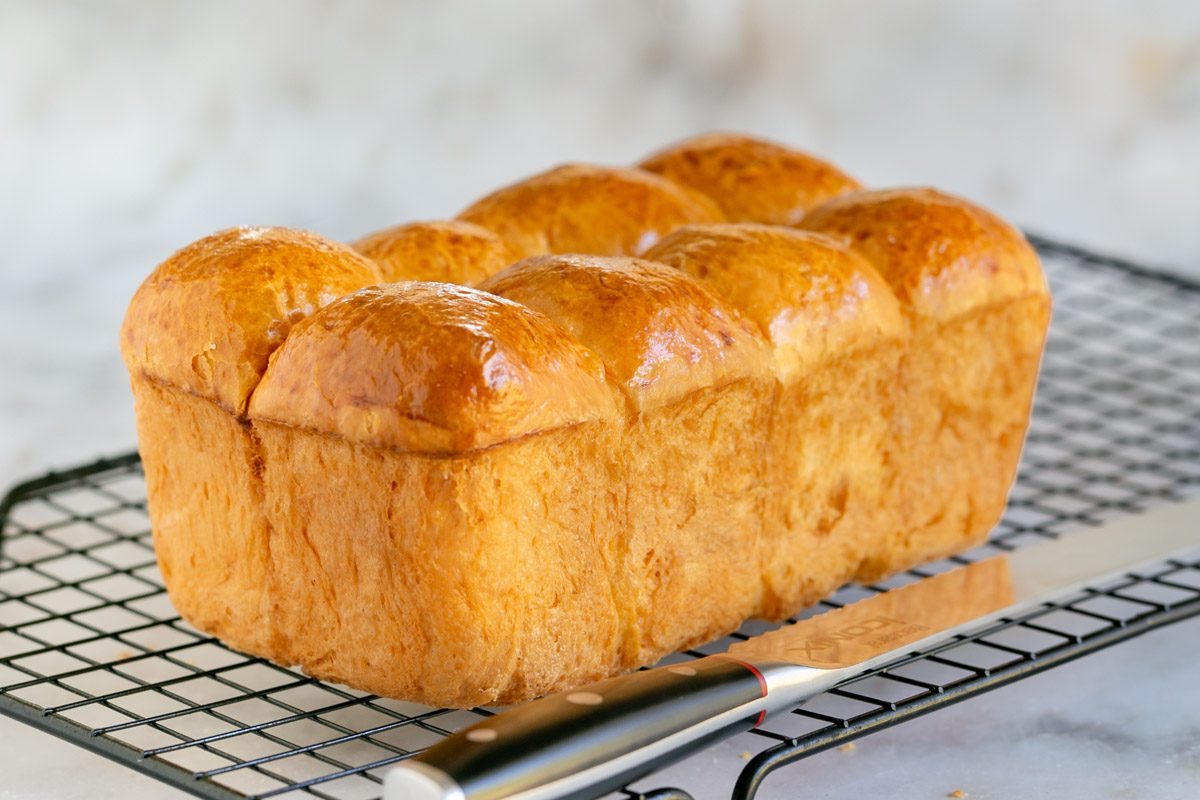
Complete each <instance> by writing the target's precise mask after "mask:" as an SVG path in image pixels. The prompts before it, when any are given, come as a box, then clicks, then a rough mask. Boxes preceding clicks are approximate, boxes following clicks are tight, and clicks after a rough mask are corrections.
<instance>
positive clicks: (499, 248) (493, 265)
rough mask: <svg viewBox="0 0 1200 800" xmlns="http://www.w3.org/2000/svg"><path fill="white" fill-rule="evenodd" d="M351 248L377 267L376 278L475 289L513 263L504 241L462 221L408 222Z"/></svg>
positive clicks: (354, 244)
mask: <svg viewBox="0 0 1200 800" xmlns="http://www.w3.org/2000/svg"><path fill="white" fill-rule="evenodd" d="M351 246H352V247H353V248H354V249H355V250H357V251H358V252H359V253H361V254H363V255H364V256H366V257H367V258H369V259H371V260H372V261H374V262H375V264H376V265H377V266H378V267H379V272H380V278H382V280H383V281H384V282H386V283H396V282H397V281H414V280H415V281H440V282H443V283H457V284H461V285H463V286H474V285H475V284H477V283H479V282H480V281H482V280H484V279H485V278H490V277H491V276H492V275H495V274H496V273H497V272H499V271H500V270H502V269H504V268H505V267H507V266H508V265H509V264H511V263H513V262H514V261H516V260H517V255H516V253H515V252H514V251H513V249H512V248H511V247H509V246H508V242H506V241H504V240H503V239H501V238H500V237H499V236H497V235H496V234H494V233H492V232H491V231H489V230H488V229H487V228H481V227H479V226H478V225H473V224H472V223H470V222H463V221H462V220H433V221H430V222H410V223H408V224H407V225H397V226H395V227H393V228H387V229H386V230H382V231H376V232H375V233H372V234H368V235H367V236H364V237H362V238H361V239H359V240H357V241H355V242H353V243H352V244H351Z"/></svg>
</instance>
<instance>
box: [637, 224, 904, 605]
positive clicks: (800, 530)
mask: <svg viewBox="0 0 1200 800" xmlns="http://www.w3.org/2000/svg"><path fill="white" fill-rule="evenodd" d="M646 255H647V258H652V259H657V260H659V261H661V262H663V263H664V264H670V265H672V266H675V267H678V268H679V269H681V270H683V271H686V272H688V273H690V274H692V275H695V276H696V277H697V278H699V279H700V280H701V281H703V282H704V283H705V285H706V286H707V287H709V288H710V289H712V290H713V292H714V293H716V294H717V295H718V296H720V297H721V298H722V299H724V300H725V301H726V302H728V303H729V304H730V305H732V306H734V307H735V308H738V309H740V310H741V311H742V312H744V313H745V314H746V316H747V317H749V318H750V319H751V320H752V321H753V322H754V323H755V324H756V325H757V326H758V328H759V330H760V332H761V333H762V335H763V336H764V337H766V339H767V340H768V342H769V343H770V346H771V351H772V357H773V362H774V369H773V373H772V375H773V378H774V380H775V381H776V382H777V385H778V389H777V399H776V400H775V402H774V403H773V404H772V406H771V409H770V414H769V423H768V425H767V428H766V432H760V433H759V434H758V436H759V437H762V438H763V439H764V440H765V443H766V448H765V451H764V462H763V479H762V486H763V489H764V491H765V497H766V500H767V503H766V506H765V509H764V512H763V530H764V532H763V534H762V541H763V550H762V563H761V566H760V571H761V574H762V580H763V582H764V602H763V605H762V607H761V608H760V609H758V613H759V614H761V615H763V616H767V617H771V618H776V619H778V618H782V617H786V616H788V615H789V614H792V613H795V612H796V611H797V610H799V609H800V608H802V607H804V606H805V605H809V604H811V603H813V602H815V601H816V600H818V599H820V598H821V597H824V596H825V595H827V594H829V593H830V592H832V591H833V590H835V589H837V587H838V586H840V585H841V584H843V583H845V582H846V581H847V580H850V579H851V578H853V577H854V576H855V574H856V573H857V572H858V569H859V566H860V565H861V564H863V563H864V562H866V561H867V560H869V559H870V558H872V556H873V554H874V553H876V552H878V551H880V550H883V549H886V548H887V547H888V546H889V541H888V540H889V538H890V536H891V535H893V533H894V531H895V530H896V527H897V525H898V524H899V523H900V520H899V519H898V518H897V517H896V515H895V513H894V509H893V504H892V503H891V502H889V500H890V498H891V496H892V488H891V482H892V480H893V476H892V474H891V472H890V470H889V464H890V463H891V461H892V459H893V458H894V452H893V451H894V450H895V449H896V446H897V443H896V442H894V441H893V440H892V438H891V437H890V436H889V433H890V431H889V427H888V426H889V420H890V419H891V418H892V417H893V415H894V413H895V405H896V387H895V379H896V370H897V364H898V362H899V358H900V354H901V352H902V350H903V347H904V345H905V342H906V337H907V330H906V326H905V324H904V320H903V318H902V317H901V315H900V310H899V307H898V304H897V302H896V299H895V296H894V295H893V294H892V292H891V290H890V289H889V288H888V286H887V284H886V283H885V282H884V281H883V279H882V278H880V276H879V274H878V273H877V272H876V271H875V270H874V269H873V268H871V266H870V265H869V264H867V263H866V261H864V260H863V259H862V258H861V257H859V256H857V255H855V254H854V253H852V252H850V251H849V250H847V249H845V248H843V247H841V246H840V245H838V244H837V243H836V242H835V241H834V240H832V239H829V238H828V237H825V236H820V235H817V234H811V233H801V232H799V231H794V230H791V229H788V228H779V227H772V226H767V225H754V224H741V225H706V226H694V227H686V228H682V229H680V230H678V231H676V232H675V233H673V234H671V235H670V236H668V237H667V238H666V239H665V240H663V241H662V242H661V243H659V244H658V245H657V246H655V247H654V248H652V249H651V250H650V251H649V252H648V253H647V254H646Z"/></svg>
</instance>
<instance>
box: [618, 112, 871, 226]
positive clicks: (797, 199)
mask: <svg viewBox="0 0 1200 800" xmlns="http://www.w3.org/2000/svg"><path fill="white" fill-rule="evenodd" d="M639 166H640V167H641V168H642V169H645V170H649V171H650V172H655V173H658V174H659V175H662V176H663V177H665V178H669V179H670V180H672V181H675V182H676V183H679V184H681V185H683V186H688V187H690V188H692V189H695V190H696V191H699V192H702V193H703V194H705V195H707V196H708V197H711V198H712V199H713V200H714V201H715V202H716V204H717V205H718V206H720V208H721V211H722V212H723V213H724V214H725V217H726V218H727V219H728V220H729V221H730V222H763V223H768V224H771V225H795V224H796V223H797V222H799V221H800V218H801V217H803V216H804V212H805V211H807V210H808V209H810V208H812V207H813V206H816V205H819V204H820V203H822V202H824V201H825V200H828V199H829V198H831V197H835V196H837V195H839V194H843V193H845V192H851V191H854V190H856V189H860V188H862V186H861V185H860V184H859V182H858V181H856V180H855V179H854V178H852V177H850V176H849V175H847V174H846V173H844V172H842V171H841V170H839V169H838V168H837V167H835V166H833V165H832V164H830V163H828V162H826V161H822V160H821V159H819V158H815V157H813V156H810V155H808V154H807V153H803V152H800V151H799V150H793V149H792V148H790V147H784V146H783V145H779V144H775V143H774V142H768V141H764V140H762V139H755V138H752V137H749V136H739V135H737V134H729V133H710V134H706V135H704V136H697V137H694V138H692V139H687V140H685V141H683V142H680V143H679V144H676V145H673V146H671V147H668V148H667V149H666V150H662V151H660V152H658V153H655V154H654V155H652V156H650V157H649V158H647V159H646V160H645V161H643V162H642V163H641V164H639Z"/></svg>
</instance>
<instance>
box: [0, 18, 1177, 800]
mask: <svg viewBox="0 0 1200 800" xmlns="http://www.w3.org/2000/svg"><path fill="white" fill-rule="evenodd" d="M714 128H727V129H743V130H748V131H753V132H757V133H761V134H764V135H768V136H772V137H775V138H779V139H781V140H784V141H788V142H791V143H794V144H796V145H799V146H803V147H806V148H809V149H811V150H813V151H815V152H817V153H820V154H823V155H825V156H827V157H829V158H832V159H834V160H835V161H837V162H839V163H840V164H841V165H843V166H844V167H845V168H846V169H847V170H849V171H851V172H853V173H855V174H857V175H858V176H859V177H860V178H862V179H863V180H864V181H866V182H868V183H871V184H876V185H887V184H900V183H931V184H935V185H938V186H941V187H944V188H947V189H950V190H954V191H958V192H961V193H963V194H966V195H968V196H971V197H974V198H977V199H979V200H981V201H983V202H985V203H988V204H990V205H993V206H994V207H996V208H997V209H998V210H1000V211H1001V212H1003V213H1004V214H1006V215H1008V216H1010V217H1011V218H1012V219H1014V220H1015V221H1017V222H1019V223H1021V224H1024V225H1026V226H1029V227H1031V228H1035V229H1037V230H1040V231H1044V232H1047V233H1052V234H1058V235H1061V236H1064V237H1066V238H1068V239H1073V240H1076V241H1080V242H1084V243H1088V244H1092V245H1095V246H1098V247H1101V248H1105V249H1111V250H1115V251H1117V252H1121V253H1125V254H1129V255H1132V256H1135V257H1139V258H1143V259H1146V260H1149V261H1151V262H1155V263H1162V264H1165V265H1169V266H1172V267H1173V268H1176V269H1180V270H1184V271H1188V270H1189V269H1190V270H1192V271H1193V272H1197V271H1200V224H1197V222H1198V220H1200V180H1198V179H1200V4H1197V3H1195V2H1191V1H1190V0H1150V1H1146V2H1138V3H1131V2H1125V1H1124V0H1091V1H1090V2H1086V3H1085V2H1082V1H1081V0H1076V2H1062V1H1061V0H1049V1H1048V0H1010V2H1004V3H1000V2H980V3H970V4H967V3H951V2H932V0H920V1H919V2H909V3H904V4H892V5H889V6H883V5H882V4H874V3H867V2H862V1H858V2H844V3H837V4H835V3H815V2H791V1H790V0H779V2H767V1H765V0H764V1H762V2H750V1H749V0H746V1H745V2H732V1H731V0H730V1H726V0H714V1H713V2H685V1H684V0H658V1H657V2H646V0H616V1H612V0H610V1H609V2H603V1H602V0H590V1H589V2H581V3H571V4H567V3H560V2H554V1H553V0H522V2H508V3H495V4H482V3H479V4H473V5H468V4H464V3H438V2H434V0H423V1H422V2H409V3H404V4H398V3H397V4H387V3H381V2H363V3H356V4H336V3H333V2H315V1H313V0H304V1H302V2H301V1H296V2H285V1H284V0H271V1H269V2H260V3H256V4H253V5H251V4H242V3H237V4H233V3H206V4H186V5H185V4H174V3H142V2H134V1H133V0H128V1H127V2H110V3H105V4H94V5H93V4H85V3H75V2H57V1H48V0H14V1H13V2H6V3H4V4H2V5H0V242H2V243H3V251H2V255H0V483H2V484H7V483H10V482H11V481H13V480H15V479H17V478H18V477H21V476H25V475H29V474H31V473H37V472H40V471H42V470H44V469H45V468H47V467H50V466H64V465H69V464H73V463H77V462H79V461H82V460H86V459H89V458H91V457H93V456H94V455H96V454H99V453H111V452H116V451H120V450H124V449H127V448H128V447H130V446H131V444H132V442H133V426H132V415H131V412H130V408H129V398H128V394H127V388H126V384H125V376H124V373H123V370H122V368H121V366H120V363H119V360H118V358H117V353H116V331H117V327H118V325H119V323H120V318H121V314H122V312H123V309H124V305H125V303H126V302H127V300H128V298H129V296H130V294H131V293H132V292H133V289H134V288H135V287H136V285H137V283H138V281H140V280H141V279H142V278H143V277H144V276H145V274H146V273H147V272H148V271H149V270H150V269H151V268H152V266H153V265H154V264H155V263H156V262H157V261H159V260H161V259H162V258H163V257H165V256H166V255H167V254H169V253H170V252H171V251H172V250H173V249H174V248H176V247H178V246H180V245H181V244H184V243H186V242H187V241H190V240H191V239H194V238H196V237H198V236H201V235H203V234H205V233H208V232H211V231H212V230H215V229H217V228H221V227H225V226H228V225H234V224H243V223H265V224H287V225H298V226H305V227H310V228H313V229H316V230H319V231H321V232H323V233H326V234H329V235H332V236H335V237H342V238H348V237H352V236H355V235H357V234H359V233H362V232H365V231H367V230H371V229H374V228H377V227H380V226H383V225H387V224H391V223H394V222H398V221H402V220H405V219H411V218H422V217H433V216H438V215H447V214H451V213H453V212H454V211H456V210H457V209H458V208H460V207H462V206H463V205H465V204H466V203H467V202H469V201H470V200H471V199H472V198H474V197H475V196H477V195H478V194H480V193H481V192H483V191H486V190H487V189H490V188H492V187H494V186H496V185H498V184H500V183H502V182H504V181H507V180H510V179H513V178H515V177H517V176H519V175H522V174H525V173H528V172H530V171H534V170H537V169H541V168H543V167H545V166H547V165H549V164H551V163H554V162H556V161H561V160H566V159H581V160H592V161H600V162H627V161H630V160H633V159H635V158H637V157H639V156H640V155H641V154H643V153H645V152H647V151H649V150H651V149H653V148H655V147H657V146H659V145H660V144H662V143H664V142H666V141H668V140H670V139H672V138H676V137H681V136H684V135H688V134H691V133H694V132H697V131H701V130H708V129H714ZM1198 632H1200V629H1198V628H1197V626H1196V624H1195V623H1192V624H1190V625H1189V626H1187V627H1183V626H1181V627H1178V628H1175V629H1173V630H1169V631H1166V632H1163V633H1161V634H1156V635H1154V636H1151V637H1146V638H1145V639H1144V640H1142V641H1141V642H1139V643H1138V644H1136V645H1129V646H1127V647H1122V648H1118V649H1116V650H1113V651H1111V652H1109V653H1106V654H1103V655H1100V656H1096V657H1094V658H1090V659H1088V660H1086V661H1085V662H1082V663H1081V664H1079V665H1076V666H1073V667H1071V668H1070V669H1068V670H1061V671H1059V672H1057V673H1052V674H1050V675H1047V676H1045V677H1043V678H1039V679H1037V680H1035V681H1030V682H1028V683H1027V684H1022V685H1021V686H1018V687H1013V688H1011V689H1006V690H1004V691H1002V692H999V693H996V694H994V695H992V696H990V697H988V698H983V699H980V700H977V701H973V702H972V703H970V704H968V705H965V706H962V707H959V708H956V709H953V710H949V711H946V712H942V713H939V714H937V715H934V716H932V717H929V718H927V719H924V720H919V721H916V722H914V723H910V724H908V725H905V726H903V727H902V728H900V729H898V730H895V731H891V732H887V733H884V734H881V735H879V736H876V737H873V738H872V739H870V740H868V741H867V742H864V743H862V744H861V745H860V746H859V748H858V749H857V750H855V751H854V752H853V753H840V752H836V751H835V752H833V753H829V754H826V755H822V756H819V757H817V758H815V759H813V760H812V761H810V762H808V764H806V765H805V766H804V767H802V768H801V770H802V778H801V777H799V776H800V774H801V773H800V772H797V773H795V774H797V776H798V777H797V780H801V781H802V783H798V784H795V785H785V784H784V783H782V782H773V783H768V785H767V792H768V795H769V796H771V797H788V796H797V795H799V794H800V790H799V789H798V788H797V787H801V786H802V787H805V788H804V792H805V794H806V796H813V797H828V798H841V797H846V798H849V797H855V798H858V797H873V796H882V795H883V794H885V793H887V794H890V795H891V796H896V797H912V798H918V797H920V798H925V797H941V796H944V795H945V793H946V792H949V791H952V790H953V789H955V788H962V789H963V790H964V791H967V792H970V793H971V794H970V796H972V797H1004V798H1019V797H1047V796H1054V797H1089V798H1091V797H1104V798H1107V797H1112V798H1136V797H1153V798H1169V797H1185V796H1194V795H1195V791H1194V789H1195V787H1196V786H1197V785H1200V767H1198V762H1200V756H1198V755H1197V751H1196V749H1195V746H1196V745H1195V743H1196V742H1197V741H1198V740H1200V731H1197V729H1196V727H1195V725H1196V722H1195V721H1196V720H1197V719H1198V718H1200V714H1198V713H1197V712H1198V711H1200V708H1198V707H1197V706H1196V705H1195V703H1196V701H1197V695H1198V693H1197V692H1196V690H1195V667H1194V662H1195V659H1196V658H1197V656H1200V652H1198V650H1200V646H1198V645H1197V644H1196V642H1197V641H1198V638H1197V635H1196V634H1197V633H1198ZM1148 666H1152V667H1153V674H1154V675H1155V681H1154V683H1152V684H1150V685H1148V686H1146V685H1143V688H1141V689H1138V690H1136V691H1129V692H1124V691H1122V687H1124V686H1126V685H1131V684H1132V683H1133V682H1134V681H1135V679H1138V678H1141V677H1142V676H1143V675H1144V674H1145V670H1146V669H1147V667H1148ZM1089 699H1090V701H1089ZM1141 709H1144V710H1145V713H1142V712H1141V711H1140V710H1141ZM1151 712H1153V713H1151ZM0 741H3V742H4V743H5V744H4V746H3V747H0V775H2V776H3V779H2V780H0V798H4V799H5V800H7V799H8V798H26V797H84V796H85V795H86V796H88V797H93V796H96V795H97V794H99V795H100V796H108V795H112V794H115V793H116V792H117V791H118V790H120V791H122V792H123V793H124V795H125V796H128V797H158V796H165V795H166V794H168V792H166V790H164V789H162V788H161V787H159V786H157V785H155V784H152V783H151V782H149V781H147V780H146V779H143V778H139V777H137V776H133V775H130V774H129V773H127V772H126V771H124V770H122V769H120V768H117V767H114V766H112V765H109V764H107V763H104V762H101V760H100V759H98V758H94V757H91V756H87V755H86V754H83V753H81V752H79V751H76V750H74V749H72V748H70V747H68V746H65V745H61V744H58V743H55V742H52V741H50V740H48V739H46V737H43V736H41V735H40V734H35V733H32V732H30V731H27V730H26V729H24V728H23V727H21V726H19V725H16V724H15V723H11V722H7V721H0ZM720 752H721V751H717V752H715V753H713V754H710V755H709V756H704V757H701V760H703V759H704V758H710V759H716V758H720V757H721V756H720ZM730 752H732V751H730ZM733 755H734V757H736V755H737V754H736V753H734V754H733ZM714 785H715V784H714ZM1188 787H1191V788H1192V790H1193V791H1191V792H1190V793H1189V791H1188Z"/></svg>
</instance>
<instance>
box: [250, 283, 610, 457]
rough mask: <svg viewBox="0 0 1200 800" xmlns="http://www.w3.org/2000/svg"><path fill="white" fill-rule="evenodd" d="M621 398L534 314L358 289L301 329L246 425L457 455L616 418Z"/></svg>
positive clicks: (468, 300)
mask: <svg viewBox="0 0 1200 800" xmlns="http://www.w3.org/2000/svg"><path fill="white" fill-rule="evenodd" d="M618 398H619V396H618V395H617V393H616V392H615V391H614V390H613V388H612V387H610V386H609V385H608V384H607V383H606V382H605V376H604V368H603V366H602V365H601V363H600V361H599V360H598V359H597V358H596V357H595V356H594V355H592V353H590V352H589V351H588V350H586V349H585V348H584V347H582V346H580V345H579V344H578V343H577V342H575V341H574V340H572V339H571V337H570V336H569V335H567V333H566V331H564V330H563V329H562V328H560V327H558V326H557V325H555V324H554V323H553V322H551V321H550V320H549V319H547V318H546V317H544V316H542V315H541V314H539V313H537V312H536V311H533V310H531V309H529V308H526V307H525V306H523V305H520V304H519V303H514V302H510V301H508V300H505V299H503V298H499V297H495V296H493V295H490V294H487V293H485V292H481V291H477V290H474V289H469V288H466V287H463V286H454V285H451V284H447V283H430V282H416V281H410V282H405V283H395V284H386V285H383V286H371V287H367V288H365V289H361V290H359V291H357V292H355V293H354V294H351V295H348V296H346V297H343V298H341V299H340V300H337V301H335V302H333V303H331V304H330V305H328V306H326V307H325V308H324V309H322V310H321V311H320V312H318V313H316V314H314V315H313V316H311V317H309V318H308V319H306V320H304V321H303V322H302V323H300V324H298V325H296V327H295V329H294V330H293V331H292V333H291V335H290V336H289V337H288V340H287V342H286V343H285V344H284V346H283V347H281V348H280V349H279V350H278V351H277V352H276V353H275V355H274V356H273V357H272V358H271V365H270V367H269V368H268V369H267V372H266V374H265V375H264V376H263V379H262V382H261V383H260V384H259V387H258V390H257V391H256V392H255V393H254V397H253V399H252V400H251V402H250V417H251V419H254V420H265V421H271V422H277V423H282V424H284V425H291V426H295V427H301V428H308V429H310V430H315V431H318V432H321V433H328V434H334V435H337V436H341V437H343V438H345V439H347V440H349V441H352V442H360V443H363V444H370V445H376V446H380V447H393V448H398V449H401V450H407V451H413V452H428V453H450V452H462V451H468V450H476V449H479V448H484V447H489V446H491V445H494V444H498V443H500V442H505V441H509V440H511V439H516V438H519V437H522V436H528V435H530V434H534V433H538V432H540V431H546V430H551V429H554V428H560V427H564V426H567V425H573V424H577V423H581V422H586V421H589V420H595V419H601V418H611V419H616V418H617V415H618V414H619V408H620V406H619V399H618Z"/></svg>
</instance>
